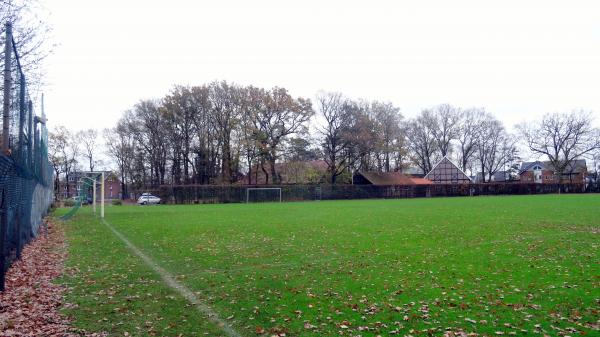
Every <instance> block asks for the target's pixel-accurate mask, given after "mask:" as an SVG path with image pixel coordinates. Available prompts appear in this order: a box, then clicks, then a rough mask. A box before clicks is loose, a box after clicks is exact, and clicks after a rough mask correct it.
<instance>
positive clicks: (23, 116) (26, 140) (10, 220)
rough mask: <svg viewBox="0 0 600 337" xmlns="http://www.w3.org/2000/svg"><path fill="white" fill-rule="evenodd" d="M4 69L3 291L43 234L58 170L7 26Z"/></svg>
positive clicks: (0, 171)
mask: <svg viewBox="0 0 600 337" xmlns="http://www.w3.org/2000/svg"><path fill="white" fill-rule="evenodd" d="M3 42H4V44H5V45H4V49H3V50H4V53H3V55H2V56H3V62H2V64H1V65H2V68H3V70H4V72H3V81H2V91H3V95H2V97H0V99H2V107H3V116H2V117H3V118H2V140H1V145H2V153H0V212H1V219H0V220H1V221H0V290H3V289H4V275H5V272H6V270H7V269H8V267H9V265H10V263H11V262H12V261H14V260H15V259H18V258H19V257H20V254H21V250H22V248H23V246H24V245H25V244H27V243H28V242H29V241H30V240H31V239H32V238H33V237H35V236H36V235H37V234H38V233H39V229H40V225H41V224H42V217H43V216H44V215H45V214H46V212H47V211H48V209H49V207H50V205H51V204H52V199H53V195H52V166H51V165H50V163H49V162H48V145H47V144H48V132H47V130H46V126H45V118H44V116H40V117H38V116H35V113H34V111H33V103H32V99H31V96H30V94H29V91H28V86H27V82H26V78H25V74H24V73H23V69H22V67H21V64H20V60H19V54H18V52H17V50H16V48H15V47H14V46H15V43H14V41H13V38H12V29H11V26H10V24H7V29H6V38H5V39H4V41H3Z"/></svg>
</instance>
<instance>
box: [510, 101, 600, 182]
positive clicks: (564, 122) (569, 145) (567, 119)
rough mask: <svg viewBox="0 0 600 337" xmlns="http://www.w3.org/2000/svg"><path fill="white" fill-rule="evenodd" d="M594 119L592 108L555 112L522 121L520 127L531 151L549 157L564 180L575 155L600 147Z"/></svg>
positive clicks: (583, 154) (599, 137) (556, 173)
mask: <svg viewBox="0 0 600 337" xmlns="http://www.w3.org/2000/svg"><path fill="white" fill-rule="evenodd" d="M592 121H593V118H592V114H591V112H584V111H573V112H571V113H562V114H560V113H554V114H546V115H545V116H544V117H543V118H542V120H541V121H538V122H536V123H532V124H527V123H524V124H520V125H519V126H518V130H519V131H520V133H521V136H522V138H523V140H524V141H525V143H526V144H527V146H528V148H529V150H530V151H531V152H533V153H535V154H538V155H542V156H546V157H547V158H548V161H549V162H550V164H551V165H552V167H553V168H554V170H555V175H556V178H557V181H560V179H561V177H562V175H563V173H564V172H565V170H566V169H567V167H569V165H571V163H572V162H573V161H574V160H575V159H578V158H581V157H583V156H585V155H587V154H589V153H592V152H593V151H595V150H597V149H599V148H600V130H599V129H598V128H594V127H593V126H592Z"/></svg>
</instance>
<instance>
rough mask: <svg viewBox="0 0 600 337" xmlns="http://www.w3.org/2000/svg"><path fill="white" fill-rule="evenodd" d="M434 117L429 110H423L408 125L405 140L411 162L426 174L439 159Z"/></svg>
mask: <svg viewBox="0 0 600 337" xmlns="http://www.w3.org/2000/svg"><path fill="white" fill-rule="evenodd" d="M434 128H435V117H434V116H433V112H431V111H430V110H423V111H422V112H421V114H420V115H419V116H417V117H416V118H414V119H412V120H411V121H410V122H409V124H408V129H407V139H408V146H409V148H410V150H411V153H412V156H413V161H414V162H415V164H417V166H418V167H419V168H420V169H421V170H423V173H425V174H427V173H428V172H429V171H431V169H432V168H433V164H432V163H434V162H435V161H437V160H438V159H440V152H439V146H438V143H437V141H436V137H435V135H434V131H433V130H434Z"/></svg>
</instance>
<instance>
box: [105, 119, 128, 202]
mask: <svg viewBox="0 0 600 337" xmlns="http://www.w3.org/2000/svg"><path fill="white" fill-rule="evenodd" d="M127 124H128V123H127V121H126V120H125V119H121V120H120V121H119V122H118V123H117V126H116V127H114V128H112V129H104V131H103V136H104V140H105V142H106V149H107V152H108V155H109V156H110V157H112V158H113V160H114V161H115V163H116V164H117V167H118V171H119V175H120V180H121V198H125V197H126V196H127V195H128V194H129V193H128V189H127V180H128V179H129V180H131V175H132V171H133V164H134V157H135V136H134V134H133V133H132V132H131V130H130V129H129V127H128V125H127Z"/></svg>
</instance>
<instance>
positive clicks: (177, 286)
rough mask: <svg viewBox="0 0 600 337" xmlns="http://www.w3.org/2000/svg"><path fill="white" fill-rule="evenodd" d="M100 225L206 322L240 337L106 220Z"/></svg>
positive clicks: (230, 334) (229, 334) (232, 336)
mask: <svg viewBox="0 0 600 337" xmlns="http://www.w3.org/2000/svg"><path fill="white" fill-rule="evenodd" d="M101 221H102V223H103V224H104V225H105V226H106V227H107V228H108V229H110V230H111V231H112V232H113V234H115V236H117V237H118V238H119V239H120V240H121V241H123V243H125V245H126V246H127V247H128V248H129V249H130V250H131V251H132V252H133V253H135V255H137V256H138V257H139V258H140V259H142V260H143V261H144V262H145V263H146V265H147V266H148V267H150V268H152V270H154V271H155V272H156V273H157V274H158V275H160V277H161V278H162V279H163V281H164V282H165V283H166V284H167V285H168V286H169V287H170V288H172V289H173V290H175V291H177V292H178V293H179V294H180V295H181V296H183V297H184V298H185V299H186V300H188V302H190V303H191V304H193V305H194V307H196V309H197V310H198V312H200V313H201V314H204V315H206V316H208V320H209V321H211V322H212V323H215V324H216V325H217V326H218V327H219V328H221V330H223V332H224V333H225V334H226V335H227V336H229V337H242V335H240V334H239V333H238V332H237V331H235V330H234V329H233V328H232V327H231V326H230V325H229V324H228V323H227V322H225V321H224V320H223V319H221V318H219V315H218V314H217V313H216V312H215V311H214V310H213V309H212V308H211V307H209V306H208V305H206V304H204V303H203V302H202V301H200V299H198V297H196V295H195V294H194V293H193V292H192V291H191V290H190V289H189V288H188V287H186V286H184V285H183V284H181V283H179V282H177V280H175V278H174V277H173V275H171V274H170V273H169V272H168V271H166V270H165V269H164V268H162V267H161V266H159V265H158V264H157V263H156V262H154V261H153V260H152V259H151V258H150V257H149V256H147V255H146V254H144V253H143V252H142V251H141V250H140V249H139V248H138V247H136V246H135V245H134V244H133V243H131V242H130V241H129V240H127V238H126V237H125V236H124V235H123V234H121V233H120V232H119V231H117V230H116V229H115V228H114V227H113V226H111V225H110V224H109V223H108V222H107V221H106V220H104V219H101Z"/></svg>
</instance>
